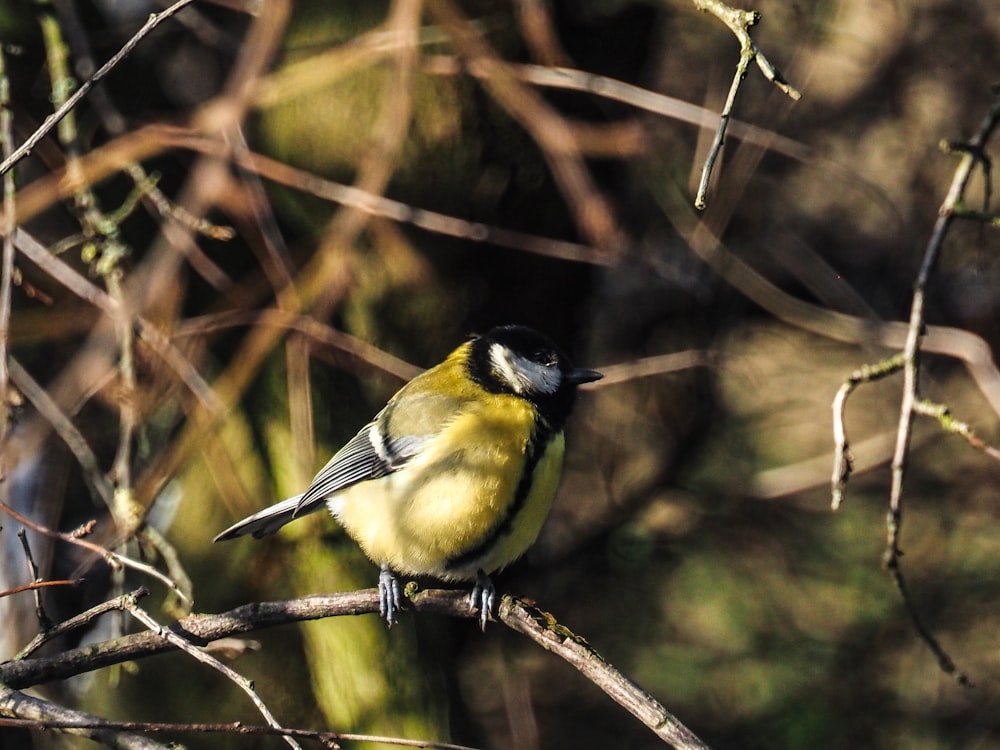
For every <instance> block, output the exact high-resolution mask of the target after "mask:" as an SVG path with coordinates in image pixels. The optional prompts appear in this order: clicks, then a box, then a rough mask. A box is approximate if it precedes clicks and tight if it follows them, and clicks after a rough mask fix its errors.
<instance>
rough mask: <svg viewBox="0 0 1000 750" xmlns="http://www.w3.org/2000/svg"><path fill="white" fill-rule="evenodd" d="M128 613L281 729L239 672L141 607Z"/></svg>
mask: <svg viewBox="0 0 1000 750" xmlns="http://www.w3.org/2000/svg"><path fill="white" fill-rule="evenodd" d="M128 611H129V613H130V614H131V615H132V616H133V617H134V618H135V619H137V620H138V621H139V622H141V623H142V624H143V625H145V626H146V627H147V628H149V629H150V631H151V632H153V633H156V634H157V635H160V636H162V637H163V638H166V639H167V640H168V641H169V642H170V643H172V644H173V645H174V646H176V647H177V648H179V649H180V650H181V651H183V652H184V653H186V654H187V655H188V656H191V657H193V658H194V659H196V660H197V661H200V662H201V663H202V664H207V665H208V666H210V667H211V668H212V669H214V670H216V671H217V672H219V673H221V674H223V675H224V676H226V677H227V678H229V679H230V680H231V681H232V682H233V683H235V684H236V685H237V687H239V688H240V689H241V690H242V691H243V692H244V693H246V694H247V696H248V697H249V698H250V700H251V701H252V702H253V704H254V705H255V706H256V707H257V710H258V711H260V714H261V716H263V717H264V720H265V721H266V722H267V724H268V726H271V727H274V728H275V729H281V728H282V727H281V724H279V723H278V720H277V719H275V718H274V716H273V715H272V714H271V711H270V710H269V709H268V707H267V705H266V704H265V703H264V701H262V700H261V699H260V696H259V695H257V692H256V691H255V690H254V689H253V683H252V682H250V680H248V679H247V678H246V677H244V676H243V675H241V674H240V673H239V672H237V671H235V670H233V669H230V668H229V667H227V666H226V665H225V664H223V663H222V662H221V661H219V660H218V659H216V658H215V657H214V656H212V655H211V654H207V653H205V652H204V651H202V650H201V649H199V648H198V647H197V646H194V645H192V644H191V642H190V641H187V640H185V639H184V638H181V637H180V636H179V635H178V634H177V633H175V632H174V631H172V630H170V629H169V628H165V627H163V626H162V625H160V623H158V622H157V621H156V620H154V619H153V618H152V617H151V616H150V615H149V613H147V612H146V611H145V610H143V609H142V607H140V606H139V605H137V604H134V603H132V604H130V605H129V606H128ZM283 737H284V739H285V742H287V743H288V745H289V746H290V747H291V748H292V750H302V748H301V747H300V746H299V743H298V742H296V741H295V739H294V738H293V737H290V736H289V735H287V734H285V735H283Z"/></svg>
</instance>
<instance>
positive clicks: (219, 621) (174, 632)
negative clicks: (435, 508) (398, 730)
mask: <svg viewBox="0 0 1000 750" xmlns="http://www.w3.org/2000/svg"><path fill="white" fill-rule="evenodd" d="M408 594H409V589H408ZM409 604H410V608H411V609H413V610H415V611H417V612H432V613H435V614H441V615H447V616H451V617H463V618H465V617H478V613H476V612H473V611H472V610H471V609H470V608H469V596H468V592H467V591H454V590H439V589H431V590H425V591H420V592H417V593H414V594H410V595H409ZM378 609H379V601H378V591H377V590H375V589H367V590H364V591H348V592H343V593H335V594H315V595H313V596H306V597H302V598H299V599H289V600H285V601H277V602H253V603H251V604H245V605H243V606H241V607H237V608H235V609H232V610H229V611H228V612H222V613H219V614H211V615H206V614H197V615H189V616H187V617H184V618H182V619H180V620H178V621H176V622H174V623H173V624H171V625H169V626H164V627H163V628H161V632H151V631H146V632H142V633H136V634H133V635H127V636H123V637H121V638H116V639H114V640H110V641H105V642H103V643H96V644H91V645H88V646H86V647H83V648H76V649H70V650H67V651H64V652H63V653H61V654H57V655H53V656H45V657H36V658H30V659H22V660H20V661H11V662H6V663H3V664H0V683H3V684H4V685H7V686H10V687H11V688H15V689H21V688H25V687H29V686H31V685H38V684H42V683H46V682H51V681H53V680H60V679H66V678H67V677H72V676H73V675H77V674H82V673H85V672H90V671H93V670H95V669H100V668H102V667H106V666H110V665H112V664H119V663H121V662H123V661H128V660H131V659H139V658H143V657H147V656H152V655H154V654H161V653H164V652H166V651H170V650H172V649H173V648H175V647H176V646H175V645H174V644H172V643H171V641H170V640H169V639H168V636H167V633H168V632H169V633H170V634H171V635H170V637H171V638H177V637H180V638H183V639H184V640H185V641H186V642H188V643H190V644H194V645H198V646H204V645H206V644H208V643H210V642H211V641H214V640H217V639H219V638H228V637H232V636H235V635H239V634H242V633H248V632H251V631H256V630H260V629H263V628H268V627H274V626H276V625H284V624H287V623H291V622H301V621H304V620H316V619H320V618H324V617H334V616H344V615H360V614H375V613H377V612H378ZM497 617H498V618H499V620H500V622H502V623H504V624H505V625H507V626H508V627H510V628H511V629H513V630H516V631H517V632H519V633H522V634H524V635H527V636H528V637H530V638H531V639H532V640H534V641H535V642H536V643H539V644H541V645H543V646H544V647H545V648H546V649H548V650H549V651H552V652H553V653H554V654H556V655H557V656H560V657H561V658H563V659H565V660H566V661H567V662H568V663H569V664H570V665H572V666H573V667H574V668H576V669H578V670H579V671H580V672H581V673H583V674H584V675H585V676H586V677H587V678H588V679H590V680H591V681H592V682H594V683H595V684H596V685H598V686H599V687H600V688H601V689H602V690H604V691H605V692H606V693H608V695H610V696H611V697H612V698H614V700H616V701H617V702H618V703H619V704H621V705H622V706H623V707H624V708H625V709H626V710H628V711H629V712H630V713H632V715H633V716H635V717H636V718H638V719H639V720H640V721H642V722H643V723H644V724H645V725H646V726H648V727H649V728H650V729H652V730H653V731H654V732H655V733H656V734H657V736H659V737H660V738H661V739H663V740H664V741H666V742H669V743H671V744H673V745H674V747H676V748H679V750H695V749H698V750H704V748H706V747H707V746H706V745H705V744H704V743H702V742H701V741H700V740H698V738H697V737H695V735H694V734H692V733H691V732H690V731H689V730H688V729H687V728H686V727H684V726H683V725H682V724H681V723H680V722H678V721H677V719H676V718H674V717H673V716H672V715H671V714H670V713H669V712H667V710H666V709H665V708H663V706H662V705H660V704H659V703H658V702H656V701H655V700H654V699H653V698H652V697H651V696H650V695H649V694H648V693H646V692H645V691H644V690H643V689H642V688H640V687H639V686H638V685H636V684H635V683H633V682H631V681H630V680H628V679H627V678H626V677H625V676H624V675H622V674H621V673H620V672H619V671H618V670H616V669H615V668H614V667H613V666H612V665H611V664H609V663H607V662H606V661H604V659H602V658H601V657H600V656H599V655H598V654H597V653H596V652H595V651H594V650H593V649H592V648H591V647H590V646H588V645H587V644H586V643H585V641H583V640H582V639H581V638H579V637H578V636H575V635H574V634H573V633H571V632H570V631H569V630H567V629H566V628H565V627H563V626H561V625H559V624H558V623H557V622H556V621H555V619H554V618H553V617H552V616H551V615H548V614H545V613H542V612H540V611H539V610H537V609H535V608H533V607H530V606H528V605H527V604H525V603H524V602H522V601H521V600H519V599H517V598H514V597H511V596H509V595H508V596H504V597H503V600H502V601H501V604H500V607H499V608H498V612H497Z"/></svg>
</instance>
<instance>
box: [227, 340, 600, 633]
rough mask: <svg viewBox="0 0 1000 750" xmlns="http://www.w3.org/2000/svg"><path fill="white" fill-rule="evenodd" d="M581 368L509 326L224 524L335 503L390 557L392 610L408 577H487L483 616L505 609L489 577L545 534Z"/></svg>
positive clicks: (237, 532) (385, 582)
mask: <svg viewBox="0 0 1000 750" xmlns="http://www.w3.org/2000/svg"><path fill="white" fill-rule="evenodd" d="M601 377H602V376H601V373H599V372H596V371H595V370H583V369H576V368H574V367H573V366H572V365H571V364H570V362H569V360H568V359H567V358H566V357H565V356H564V355H563V354H562V353H561V352H560V351H559V350H558V349H557V348H556V346H555V345H554V344H553V343H552V342H551V341H550V340H549V339H548V338H546V337H545V336H543V335H542V334H540V333H538V332H537V331H535V330H532V329H531V328H526V327H524V326H514V325H510V326H501V327H498V328H494V329H492V330H490V331H488V332H487V333H485V334H482V335H478V336H473V337H472V338H471V339H470V340H469V341H467V342H465V343H464V344H462V345H461V346H460V347H458V348H457V349H456V350H455V351H453V352H452V353H451V354H450V355H448V357H447V359H445V360H444V361H443V362H442V363H441V364H439V365H437V366H435V367H433V368H431V369H430V370H427V371H426V372H424V373H422V374H421V375H418V376H417V377H415V378H414V379H413V380H411V381H410V382H409V383H407V384H406V385H404V386H403V387H402V388H401V389H400V390H399V391H398V392H397V393H396V395H394V396H393V397H392V398H391V399H390V400H389V403H387V404H386V406H385V408H383V409H382V411H380V412H379V413H378V414H377V415H376V416H375V418H374V419H373V420H372V421H371V422H369V423H368V424H367V425H365V426H364V427H362V428H361V431H360V432H358V434H357V435H355V436H354V438H352V439H351V440H350V441H349V442H348V443H347V444H346V445H345V446H344V447H343V448H341V449H340V450H339V451H337V453H336V454H335V455H334V456H333V458H331V459H330V461H329V462H328V463H327V465H326V466H324V467H323V469H322V470H321V471H320V472H319V473H318V474H317V475H316V477H315V478H314V479H313V481H312V484H310V485H309V487H308V489H307V490H306V491H305V493H303V494H302V495H296V496H295V497H290V498H288V499H287V500H284V501H282V502H280V503H277V504H276V505H272V506H271V507H269V508H266V509H264V510H262V511H260V512H259V513H256V514H254V515H252V516H250V517H248V518H245V519H244V520H242V521H240V522H239V523H237V524H235V525H234V526H231V527H230V528H228V529H226V530H225V531H223V532H222V533H221V534H219V535H218V536H217V537H216V538H215V541H220V540H223V539H232V538H234V537H238V536H242V535H244V534H251V535H253V536H254V537H258V538H259V537H261V536H264V535H266V534H271V533H273V532H275V531H277V530H278V529H279V528H281V527H282V526H284V525H285V524H286V523H288V522H289V521H291V520H293V519H294V518H298V517H299V516H303V515H305V514H307V513H312V512H314V511H317V510H319V509H320V508H321V507H322V506H323V505H324V504H325V505H326V506H327V507H328V508H329V509H330V512H331V513H332V514H333V516H334V517H335V518H336V519H337V521H338V522H339V523H340V525H341V526H343V527H344V529H345V530H346V531H347V533H348V534H349V535H350V536H351V537H352V538H353V539H354V540H355V541H356V542H357V543H358V544H360V545H361V547H362V549H363V550H364V551H365V554H367V555H368V557H369V558H370V559H371V560H372V561H373V562H375V563H376V564H377V565H379V566H380V568H381V572H380V574H379V586H378V587H379V601H380V611H381V614H382V616H383V617H385V619H386V621H387V622H388V624H389V626H390V627H391V626H392V624H393V623H394V622H395V621H396V613H397V610H399V609H400V607H401V604H402V594H401V592H400V586H399V582H398V581H397V579H396V574H397V573H399V574H403V575H417V576H431V577H433V578H437V579H440V580H443V581H475V586H474V588H473V590H472V600H471V606H472V607H473V609H475V608H476V607H478V608H479V616H480V624H481V626H482V627H483V628H485V627H486V620H487V618H488V616H489V614H490V612H491V611H492V608H493V604H494V599H495V594H496V592H495V589H494V587H493V584H492V582H491V581H490V579H489V574H491V573H494V572H496V571H498V570H500V569H501V568H504V567H506V566H507V565H509V564H510V563H512V562H514V561H515V560H516V559H517V558H519V557H520V556H521V555H522V554H524V552H525V551H526V550H527V549H528V547H530V546H531V545H532V544H533V543H534V541H535V539H536V538H537V537H538V534H539V532H540V531H541V528H542V523H543V522H544V521H545V518H546V516H547V515H548V512H549V508H550V507H551V505H552V499H553V498H554V497H555V493H556V487H557V486H558V484H559V478H560V475H561V473H562V461H563V450H564V440H563V426H564V425H565V423H566V419H567V417H568V416H569V413H570V410H571V409H572V407H573V402H574V400H575V398H576V390H577V386H578V385H580V384H581V383H589V382H591V381H594V380H598V379H599V378H601Z"/></svg>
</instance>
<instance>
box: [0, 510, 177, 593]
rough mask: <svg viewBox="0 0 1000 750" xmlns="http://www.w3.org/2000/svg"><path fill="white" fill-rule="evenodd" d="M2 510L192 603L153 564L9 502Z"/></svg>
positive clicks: (31, 527)
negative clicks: (37, 518)
mask: <svg viewBox="0 0 1000 750" xmlns="http://www.w3.org/2000/svg"><path fill="white" fill-rule="evenodd" d="M0 511H3V512H4V513H6V514H7V515H8V516H10V517H11V518H13V519H14V520H15V521H18V522H19V523H22V524H24V525H25V526H27V527H28V528H29V529H34V530H35V531H37V532H38V533H39V534H44V535H45V536H47V537H50V538H52V539H58V540H60V541H63V542H67V543H69V544H75V545H76V546H78V547H83V548H84V549H87V550H90V551H91V552H93V553H95V554H96V555H99V556H100V557H102V558H103V559H104V560H105V561H106V562H107V563H108V564H109V565H111V566H112V567H113V568H120V567H125V568H131V569H132V570H136V571H139V572H140V573H145V574H146V575H148V576H151V577H153V578H155V579H156V580H158V581H159V582H160V583H162V584H163V585H164V586H166V587H167V588H168V589H170V590H171V591H172V592H173V593H174V595H175V596H177V597H179V598H181V599H182V600H183V601H185V602H187V603H188V604H190V603H191V600H190V598H189V597H188V595H187V594H186V593H184V591H183V590H182V589H181V587H180V586H178V585H177V584H176V583H175V582H174V581H172V580H171V579H170V578H169V577H167V576H165V575H164V574H163V573H161V572H160V571H158V570H157V569H156V568H154V567H153V566H152V565H147V564H146V563H143V562H139V561H138V560H133V559H132V558H130V557H127V556H125V555H122V554H119V553H117V552H113V551H111V550H109V549H107V548H106V547H102V546H101V545H99V544H94V543H93V542H88V541H87V540H86V539H80V538H79V537H76V536H74V535H73V534H64V533H62V532H61V531H54V530H52V529H50V528H48V527H46V526H43V525H42V524H40V523H36V522H35V521H32V520H31V519H30V518H27V517H26V516H23V515H21V514H20V513H18V512H17V511H16V510H14V509H13V508H11V507H10V506H9V505H7V503H4V502H0Z"/></svg>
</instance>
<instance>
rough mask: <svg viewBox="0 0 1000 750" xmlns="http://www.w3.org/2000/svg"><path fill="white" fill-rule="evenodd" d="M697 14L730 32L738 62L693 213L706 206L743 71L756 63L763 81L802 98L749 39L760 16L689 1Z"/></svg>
mask: <svg viewBox="0 0 1000 750" xmlns="http://www.w3.org/2000/svg"><path fill="white" fill-rule="evenodd" d="M693 2H694V5H695V7H696V8H698V10H700V11H703V12H705V13H711V14H712V15H713V16H715V17H716V18H718V19H719V20H720V21H722V22H723V23H724V24H726V26H727V27H729V30H730V31H732V32H733V34H734V35H735V36H736V38H737V39H738V40H739V42H740V59H739V61H738V62H737V63H736V72H735V74H734V75H733V82H732V83H731V84H730V86H729V94H728V96H727V97H726V104H725V106H724V107H723V108H722V114H721V118H720V120H719V127H718V129H717V130H716V131H715V140H714V141H713V142H712V146H711V148H710V149H709V150H708V156H706V157H705V164H704V166H703V167H702V169H701V180H700V181H699V183H698V192H697V194H696V195H695V199H694V206H695V208H697V209H699V210H700V209H703V208H705V206H706V205H708V204H707V195H708V183H709V181H710V180H711V178H712V170H713V169H714V168H715V162H716V160H717V159H718V157H719V154H720V153H721V152H722V146H723V144H724V143H725V140H726V130H727V129H728V128H729V121H730V119H731V118H732V114H733V107H734V105H735V104H736V95H737V93H739V90H740V84H741V83H743V79H744V78H745V77H746V74H747V69H748V68H749V67H750V63H751V62H754V61H755V62H756V63H757V67H758V68H760V70H761V72H762V73H763V74H764V77H765V78H767V80H769V81H770V82H771V83H773V84H774V85H775V86H777V87H778V88H779V89H781V90H782V91H783V92H785V93H786V94H787V95H788V96H789V97H790V98H791V99H793V100H795V101H798V99H799V98H801V96H802V94H801V93H799V90H798V89H796V88H795V87H794V86H792V85H791V84H790V83H789V82H788V81H787V80H785V77H784V76H783V75H782V74H781V72H780V71H779V70H778V69H777V68H776V67H775V66H774V65H772V64H771V61H770V60H768V59H767V57H765V56H764V53H763V52H761V51H760V48H759V47H757V45H756V44H755V43H754V41H753V39H752V38H751V37H750V27H751V26H755V25H756V24H757V23H758V22H759V21H760V18H761V16H760V13H758V12H757V11H750V10H740V9H737V8H731V7H730V6H728V5H726V4H725V3H723V2H721V0H693Z"/></svg>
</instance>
